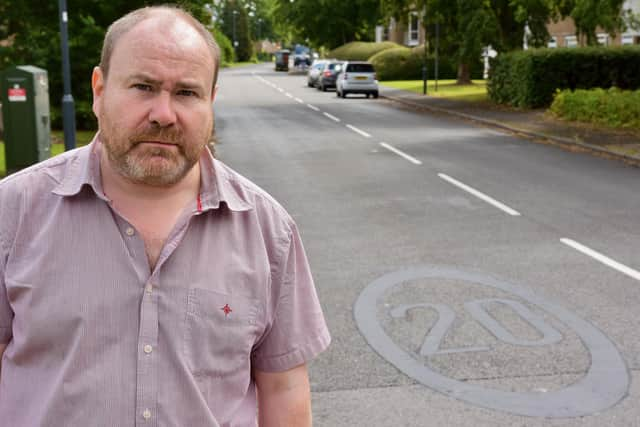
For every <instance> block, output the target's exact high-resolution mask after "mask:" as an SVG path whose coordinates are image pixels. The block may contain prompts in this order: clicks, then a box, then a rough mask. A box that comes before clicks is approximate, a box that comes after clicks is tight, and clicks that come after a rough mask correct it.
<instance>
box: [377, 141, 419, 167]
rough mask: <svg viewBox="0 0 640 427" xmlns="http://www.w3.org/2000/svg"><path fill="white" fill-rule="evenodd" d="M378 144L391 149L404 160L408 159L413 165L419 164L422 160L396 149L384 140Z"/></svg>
mask: <svg viewBox="0 0 640 427" xmlns="http://www.w3.org/2000/svg"><path fill="white" fill-rule="evenodd" d="M380 145H381V146H382V147H384V148H386V149H387V150H389V151H391V152H392V153H395V154H397V155H398V156H400V157H402V158H404V159H406V160H409V161H410V162H411V163H413V164H414V165H421V164H422V162H421V161H420V160H418V159H416V158H415V157H413V156H410V155H408V154H407V153H405V152H403V151H400V150H398V149H397V148H396V147H394V146H392V145H389V144H387V143H386V142H381V143H380Z"/></svg>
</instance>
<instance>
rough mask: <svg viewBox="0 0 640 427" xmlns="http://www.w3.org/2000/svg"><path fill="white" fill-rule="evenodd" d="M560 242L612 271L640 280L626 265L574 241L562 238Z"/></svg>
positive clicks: (636, 272) (637, 274)
mask: <svg viewBox="0 0 640 427" xmlns="http://www.w3.org/2000/svg"><path fill="white" fill-rule="evenodd" d="M560 241H561V242H562V243H564V244H565V245H567V246H570V247H572V248H573V249H575V250H577V251H579V252H582V253H583V254H585V255H588V256H590V257H591V258H593V259H595V260H597V261H599V262H601V263H603V264H604V265H606V266H608V267H611V268H613V269H614V270H618V271H619V272H620V273H623V274H626V275H627V276H629V277H631V278H633V279H636V280H640V271H638V270H634V269H633V268H631V267H627V266H626V265H624V264H621V263H619V262H618V261H615V260H613V259H611V258H609V257H608V256H606V255H603V254H601V253H600V252H596V251H594V250H593V249H591V248H588V247H586V246H584V245H583V244H580V243H578V242H576V241H575V240H571V239H566V238H564V239H560Z"/></svg>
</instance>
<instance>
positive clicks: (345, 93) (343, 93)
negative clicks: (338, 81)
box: [340, 90, 347, 98]
mask: <svg viewBox="0 0 640 427" xmlns="http://www.w3.org/2000/svg"><path fill="white" fill-rule="evenodd" d="M340 96H342V97H343V98H346V97H347V92H346V91H344V90H343V91H342V93H341V94H340Z"/></svg>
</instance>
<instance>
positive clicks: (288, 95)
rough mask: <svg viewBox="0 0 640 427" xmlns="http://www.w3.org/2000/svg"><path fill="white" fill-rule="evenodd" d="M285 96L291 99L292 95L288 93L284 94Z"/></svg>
mask: <svg viewBox="0 0 640 427" xmlns="http://www.w3.org/2000/svg"><path fill="white" fill-rule="evenodd" d="M285 95H286V96H287V98H293V95H291V94H290V93H289V92H287V93H285Z"/></svg>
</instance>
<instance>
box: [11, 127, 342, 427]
mask: <svg viewBox="0 0 640 427" xmlns="http://www.w3.org/2000/svg"><path fill="white" fill-rule="evenodd" d="M100 152H101V150H100V142H99V137H97V138H96V139H94V141H93V142H92V143H91V144H90V145H89V146H87V147H83V148H80V149H76V150H73V151H70V152H67V153H65V154H63V155H60V156H57V157H55V158H52V159H49V160H47V161H45V162H43V163H40V164H38V165H35V166H33V167H31V168H29V169H26V170H24V171H22V172H19V173H16V174H14V175H11V176H9V177H7V178H5V179H4V180H3V181H0V343H8V345H7V347H6V350H5V352H4V355H3V358H2V371H1V376H0V424H1V425H2V426H5V425H6V426H11V427H35V426H85V427H87V426H118V427H126V426H154V427H156V426H157V427H168V426H180V427H186V426H190V427H192V426H193V427H196V426H197V427H200V426H203V427H204V426H218V425H220V426H255V425H256V390H255V384H254V382H253V380H252V377H251V369H252V368H255V369H258V370H262V371H284V370H287V369H290V368H293V367H295V366H298V365H300V364H302V363H305V362H307V361H309V360H310V359H312V358H313V357H315V356H316V355H317V354H318V353H320V352H321V351H323V350H324V349H325V348H326V347H327V346H328V345H329V341H330V337H329V333H328V330H327V327H326V324H325V321H324V317H323V314H322V310H321V307H320V304H319V302H318V298H317V295H316V291H315V288H314V284H313V280H312V277H311V274H310V271H309V265H308V262H307V258H306V256H305V252H304V249H303V247H302V243H301V240H300V237H299V233H298V231H297V228H296V225H295V223H294V222H293V220H292V219H291V217H290V216H289V215H288V214H287V213H286V212H285V210H284V209H283V208H282V207H281V206H280V205H279V204H278V203H277V202H276V201H274V200H273V199H272V198H271V197H270V196H269V195H268V194H267V193H266V192H264V191H263V190H261V189H260V188H258V187H257V186H256V185H254V184H252V183H251V182H249V181H248V180H247V179H245V178H243V177H241V176H240V175H238V174H237V173H235V172H234V171H232V170H231V169H230V168H228V167H227V166H225V165H224V164H222V163H221V162H220V161H218V160H216V159H214V158H213V157H212V156H211V155H210V153H209V152H208V150H205V152H206V153H205V154H203V157H202V158H201V160H200V165H201V189H200V196H199V197H198V200H196V201H194V202H193V205H192V206H189V207H188V208H187V209H186V210H185V212H184V213H183V215H182V216H181V217H180V219H179V220H178V221H177V223H176V226H175V227H174V229H173V231H172V232H171V233H170V235H169V237H168V239H167V241H166V243H165V245H164V248H163V249H162V252H161V254H160V257H159V259H158V262H157V264H156V266H155V268H154V269H153V270H151V269H150V267H149V264H148V260H147V256H146V253H145V247H144V242H143V240H142V238H141V236H140V235H139V234H138V231H137V230H136V229H135V228H134V227H133V226H132V225H131V224H129V223H128V222H127V221H126V220H125V219H124V218H123V217H122V216H121V215H119V214H118V212H116V211H114V209H113V208H112V207H111V205H110V200H109V199H108V198H107V196H106V195H105V194H104V192H103V189H102V185H101V178H100V166H99V165H100V159H99V157H100Z"/></svg>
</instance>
